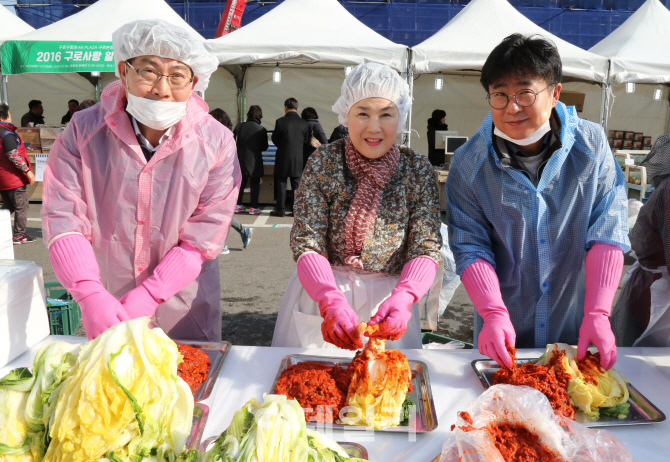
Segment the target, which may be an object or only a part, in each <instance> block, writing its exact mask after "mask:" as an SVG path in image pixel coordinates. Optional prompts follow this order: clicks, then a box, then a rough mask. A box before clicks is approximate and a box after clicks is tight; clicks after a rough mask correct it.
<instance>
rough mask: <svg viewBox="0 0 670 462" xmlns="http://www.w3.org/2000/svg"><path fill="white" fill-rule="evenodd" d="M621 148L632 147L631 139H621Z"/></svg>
mask: <svg viewBox="0 0 670 462" xmlns="http://www.w3.org/2000/svg"><path fill="white" fill-rule="evenodd" d="M623 148H624V149H632V148H633V140H623Z"/></svg>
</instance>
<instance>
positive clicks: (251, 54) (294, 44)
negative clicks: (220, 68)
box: [208, 0, 407, 71]
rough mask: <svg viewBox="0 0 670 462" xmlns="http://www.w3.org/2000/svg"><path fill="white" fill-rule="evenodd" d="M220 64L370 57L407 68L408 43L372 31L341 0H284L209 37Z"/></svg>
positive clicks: (351, 60) (344, 62)
mask: <svg viewBox="0 0 670 462" xmlns="http://www.w3.org/2000/svg"><path fill="white" fill-rule="evenodd" d="M208 46H209V48H210V50H211V51H212V53H214V54H215V55H216V57H217V58H219V62H220V63H221V64H261V63H275V62H281V63H283V64H305V63H332V64H340V65H349V64H352V65H356V64H359V63H362V62H366V61H375V62H379V63H383V64H387V65H389V66H391V67H392V68H394V69H396V70H398V71H404V70H405V69H406V59H407V47H406V46H404V45H399V44H397V43H394V42H392V41H390V40H388V39H386V38H385V37H383V36H381V35H379V34H378V33H377V32H375V31H373V30H372V29H370V28H369V27H367V26H366V25H364V24H363V23H361V22H360V21H359V20H358V19H356V18H355V17H354V16H353V15H352V14H351V13H349V12H348V11H347V10H346V9H345V8H344V7H343V6H342V5H340V4H339V3H338V2H337V0H285V1H284V2H282V3H281V4H280V5H279V6H277V7H276V8H274V9H273V10H272V11H270V12H268V13H267V14H264V15H263V16H261V17H260V18H258V19H256V20H255V21H253V22H252V23H250V24H247V25H246V26H244V27H242V28H240V29H239V30H237V31H235V32H234V33H232V34H228V35H225V36H223V37H220V38H218V39H214V40H208Z"/></svg>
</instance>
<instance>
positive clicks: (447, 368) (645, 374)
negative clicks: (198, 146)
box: [0, 337, 670, 462]
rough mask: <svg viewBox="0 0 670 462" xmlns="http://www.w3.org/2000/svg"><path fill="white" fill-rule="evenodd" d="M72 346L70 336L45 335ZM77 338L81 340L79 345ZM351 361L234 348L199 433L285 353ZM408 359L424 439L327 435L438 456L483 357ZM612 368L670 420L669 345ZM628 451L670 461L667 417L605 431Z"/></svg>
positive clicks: (388, 450)
mask: <svg viewBox="0 0 670 462" xmlns="http://www.w3.org/2000/svg"><path fill="white" fill-rule="evenodd" d="M51 338H53V339H58V340H66V341H77V339H76V338H74V337H51ZM79 341H81V340H79ZM38 349H39V346H37V347H35V348H33V349H32V350H31V351H29V352H27V353H25V354H24V355H22V356H20V357H19V358H17V359H16V360H14V361H13V362H12V363H10V364H8V365H7V366H5V367H4V368H2V369H0V376H2V375H4V374H6V373H7V372H9V370H10V369H13V368H15V367H21V366H27V365H29V364H30V363H31V361H32V357H33V356H34V355H35V353H36V352H37V350H38ZM296 353H300V354H310V355H320V356H342V357H345V356H351V355H350V354H349V355H348V354H347V352H344V351H342V352H339V351H335V350H321V349H309V350H305V349H297V348H267V347H244V346H235V347H233V348H232V349H231V351H230V353H229V354H228V357H227V358H226V362H225V363H224V365H223V367H222V368H221V372H220V374H219V377H218V379H217V382H216V385H215V387H214V390H213V392H212V395H211V396H210V398H208V399H207V400H205V401H204V404H206V405H207V406H209V418H208V420H207V425H206V427H205V432H204V434H203V441H204V439H205V438H207V437H210V436H215V435H218V434H219V433H221V432H222V431H223V430H225V429H226V427H227V426H228V424H229V423H230V420H231V419H232V416H233V413H234V412H235V411H236V410H237V409H239V408H240V407H242V405H243V404H244V403H245V402H246V401H248V400H249V399H251V398H256V399H259V400H260V399H261V398H262V396H263V393H267V392H269V390H270V387H271V386H272V383H273V381H274V378H275V376H276V374H277V370H278V368H279V363H280V361H281V359H282V358H283V357H284V356H286V355H289V354H296ZM404 353H405V354H406V355H407V358H408V359H414V360H418V361H423V362H425V363H426V364H428V370H429V374H430V382H431V384H432V391H433V400H434V401H435V408H436V410H437V418H438V423H439V426H438V428H437V429H436V430H434V431H432V432H431V433H428V434H418V435H414V436H412V435H407V434H399V433H383V432H374V433H371V432H362V431H354V430H333V431H332V434H330V435H329V436H330V437H331V438H333V439H335V440H337V441H352V442H356V443H359V444H362V445H363V446H365V447H366V448H367V450H368V454H369V460H371V461H375V462H391V461H412V462H424V461H425V462H430V461H431V460H432V459H433V457H435V456H436V455H437V454H439V453H440V450H441V448H442V442H443V441H444V438H445V434H446V432H447V431H448V430H449V427H450V426H451V424H452V423H454V422H455V420H456V412H457V411H459V410H462V409H463V408H464V407H465V405H466V404H467V403H468V402H469V401H471V400H473V399H475V398H476V397H477V396H479V394H481V392H482V391H483V389H482V386H481V384H480V383H479V380H478V379H477V377H476V376H475V374H474V372H473V370H472V367H471V366H470V362H471V361H472V360H473V359H478V358H481V355H479V353H478V352H477V351H473V350H460V351H457V350H405V351H404ZM540 353H541V351H540V350H520V351H519V353H518V356H519V357H521V358H523V357H537V356H539V354H540ZM616 368H617V370H619V371H621V372H622V373H623V374H624V375H625V376H626V377H628V379H629V380H630V381H631V383H633V385H635V387H636V388H637V389H638V390H639V391H640V392H641V393H642V394H643V395H645V396H646V397H647V398H648V399H649V400H650V401H651V402H652V403H654V404H655V405H656V406H657V407H659V408H660V409H661V411H663V412H664V413H665V414H666V415H670V348H620V349H619V352H618V361H617V364H616ZM608 430H610V431H611V432H612V433H613V434H614V435H615V436H616V437H617V438H619V439H620V440H621V441H622V442H623V443H624V444H625V445H626V446H627V447H628V449H630V451H631V453H632V454H633V457H634V458H635V459H636V460H637V461H638V462H656V461H658V462H661V461H668V460H670V420H668V421H665V422H663V423H659V424H651V425H638V426H625V427H609V428H608Z"/></svg>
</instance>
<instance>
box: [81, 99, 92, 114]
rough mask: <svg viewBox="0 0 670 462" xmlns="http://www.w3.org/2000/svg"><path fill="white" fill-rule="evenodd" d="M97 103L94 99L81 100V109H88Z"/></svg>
mask: <svg viewBox="0 0 670 462" xmlns="http://www.w3.org/2000/svg"><path fill="white" fill-rule="evenodd" d="M95 105H96V102H95V101H93V100H92V99H85V100H84V101H82V102H81V104H79V110H80V111H82V110H84V109H88V108H90V107H92V106H95Z"/></svg>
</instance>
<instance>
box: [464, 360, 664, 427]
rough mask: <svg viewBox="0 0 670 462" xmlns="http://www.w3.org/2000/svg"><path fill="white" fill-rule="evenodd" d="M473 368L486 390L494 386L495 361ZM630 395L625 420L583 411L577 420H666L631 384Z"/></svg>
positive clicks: (591, 423)
mask: <svg viewBox="0 0 670 462" xmlns="http://www.w3.org/2000/svg"><path fill="white" fill-rule="evenodd" d="M537 360H538V358H522V359H519V360H517V364H524V363H528V362H531V361H533V362H535V361H537ZM472 368H473V369H474V370H475V373H476V374H477V377H479V381H480V382H481V383H482V385H483V386H484V388H488V387H490V386H491V385H492V384H493V379H492V378H491V375H493V373H494V372H495V371H497V370H498V369H500V366H499V365H498V363H496V362H495V361H492V360H490V359H475V360H474V361H472ZM628 393H629V394H630V398H629V399H628V403H629V404H630V412H629V413H628V416H627V417H626V418H625V419H622V420H619V419H617V418H615V417H600V418H599V419H598V420H592V419H591V418H590V417H589V416H588V415H586V414H584V413H583V412H582V411H579V410H577V411H576V412H575V420H576V421H577V422H579V423H581V424H582V425H584V426H585V427H614V426H619V425H643V424H650V423H656V422H663V421H664V420H665V414H663V412H662V411H661V410H660V409H659V408H657V407H656V406H654V405H653V404H652V403H651V402H649V400H648V399H647V398H645V397H644V395H642V393H640V392H639V391H637V388H635V387H634V386H633V385H631V384H630V383H629V384H628Z"/></svg>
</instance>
